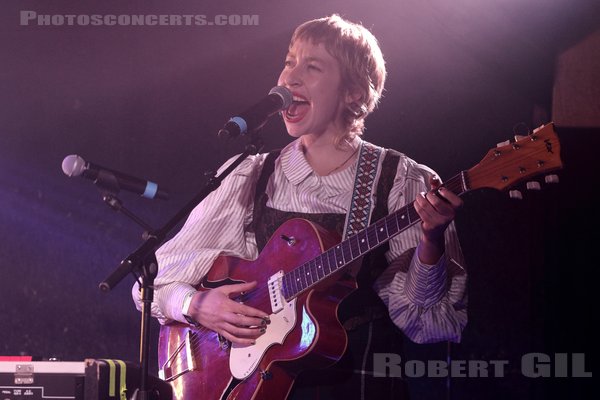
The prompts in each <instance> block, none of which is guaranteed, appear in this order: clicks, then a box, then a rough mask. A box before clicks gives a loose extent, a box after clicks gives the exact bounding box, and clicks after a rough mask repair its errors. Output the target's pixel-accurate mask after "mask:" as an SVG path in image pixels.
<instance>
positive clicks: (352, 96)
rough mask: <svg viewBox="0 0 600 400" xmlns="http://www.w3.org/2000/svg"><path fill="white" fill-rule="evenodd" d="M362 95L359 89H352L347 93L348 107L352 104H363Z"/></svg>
mask: <svg viewBox="0 0 600 400" xmlns="http://www.w3.org/2000/svg"><path fill="white" fill-rule="evenodd" d="M362 97H363V96H362V93H361V91H360V90H359V89H358V88H357V87H354V88H350V89H348V90H347V91H346V96H345V99H344V101H345V103H346V105H350V104H353V103H354V104H358V103H360V102H361V100H362Z"/></svg>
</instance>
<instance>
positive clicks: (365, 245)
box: [356, 230, 369, 254]
mask: <svg viewBox="0 0 600 400" xmlns="http://www.w3.org/2000/svg"><path fill="white" fill-rule="evenodd" d="M356 238H357V240H358V245H359V246H360V254H364V253H366V252H367V251H369V242H368V241H367V232H366V230H362V231H360V232H359V233H358V234H357V235H356Z"/></svg>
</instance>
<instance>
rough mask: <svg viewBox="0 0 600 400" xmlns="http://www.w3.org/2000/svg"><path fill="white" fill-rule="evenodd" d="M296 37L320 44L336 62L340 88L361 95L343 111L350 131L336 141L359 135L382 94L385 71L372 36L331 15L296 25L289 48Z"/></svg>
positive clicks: (358, 25)
mask: <svg viewBox="0 0 600 400" xmlns="http://www.w3.org/2000/svg"><path fill="white" fill-rule="evenodd" d="M297 40H304V41H310V42H312V43H314V44H320V43H322V44H323V45H324V46H325V48H326V49H327V51H328V52H329V54H331V55H332V56H333V57H334V58H335V59H336V60H337V61H338V62H339V65H340V70H341V75H342V90H343V91H344V92H345V91H346V90H349V91H350V92H351V93H352V92H356V93H358V94H360V97H359V99H358V101H357V103H353V104H351V105H350V106H349V107H348V108H347V109H345V110H344V113H343V118H344V124H345V128H347V131H348V132H349V134H348V135H346V136H344V137H341V138H339V141H338V144H339V143H341V142H343V141H345V140H351V139H353V138H354V137H355V136H356V135H362V133H363V130H364V121H365V118H366V117H367V115H369V114H370V113H371V112H372V111H373V110H374V109H375V107H376V106H377V103H378V102H379V99H380V98H381V96H382V93H383V87H384V84H385V78H386V74H387V73H386V69H385V61H384V59H383V54H382V53H381V49H380V48H379V44H378V43H377V39H376V38H375V36H373V34H372V33H371V32H370V31H369V30H368V29H367V28H365V27H364V26H362V25H361V24H358V23H353V22H350V21H347V20H345V19H343V18H342V17H340V16H339V15H337V14H333V15H331V16H329V17H325V18H319V19H314V20H311V21H307V22H305V23H303V24H302V25H300V26H298V27H297V28H296V30H295V31H294V34H293V35H292V39H291V41H290V48H291V47H292V46H293V45H294V43H295V42H296V41H297Z"/></svg>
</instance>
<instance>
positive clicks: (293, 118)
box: [283, 94, 310, 123]
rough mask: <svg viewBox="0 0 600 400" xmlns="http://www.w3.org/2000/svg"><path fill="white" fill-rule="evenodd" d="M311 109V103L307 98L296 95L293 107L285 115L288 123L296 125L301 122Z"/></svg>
mask: <svg viewBox="0 0 600 400" xmlns="http://www.w3.org/2000/svg"><path fill="white" fill-rule="evenodd" d="M309 109H310V102H309V101H308V100H307V99H306V97H304V96H301V95H298V94H294V100H293V102H292V105H291V106H289V107H288V108H287V110H285V113H284V114H283V116H284V118H285V120H286V121H288V122H291V123H294V122H299V121H301V120H302V119H303V118H304V117H305V116H306V114H307V113H308V111H309Z"/></svg>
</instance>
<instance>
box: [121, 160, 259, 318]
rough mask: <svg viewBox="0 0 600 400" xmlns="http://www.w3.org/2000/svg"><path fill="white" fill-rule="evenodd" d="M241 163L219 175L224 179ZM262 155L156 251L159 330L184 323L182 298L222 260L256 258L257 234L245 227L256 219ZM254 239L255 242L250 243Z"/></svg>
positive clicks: (226, 182) (241, 168) (155, 311)
mask: <svg viewBox="0 0 600 400" xmlns="http://www.w3.org/2000/svg"><path fill="white" fill-rule="evenodd" d="M235 158H237V157H233V158H231V159H230V160H228V161H227V162H226V163H225V164H223V166H222V167H221V168H220V169H219V173H221V172H222V171H223V170H224V169H226V168H227V167H228V166H229V165H230V164H231V163H232V162H233V161H234V159H235ZM263 161H264V155H257V156H250V157H248V158H247V159H246V160H244V161H243V162H242V163H241V164H240V165H239V166H238V167H237V168H236V169H235V170H234V171H233V172H232V173H231V174H230V175H229V176H228V177H227V178H225V179H224V180H223V182H222V183H221V186H219V188H218V189H217V190H215V191H214V192H212V193H211V194H210V195H209V196H207V197H206V199H204V201H202V202H201V203H200V204H199V205H198V206H196V208H195V209H194V210H193V211H192V212H191V213H190V215H189V217H188V219H187V220H186V222H185V224H184V225H183V227H182V229H181V230H180V231H179V232H178V233H177V234H176V235H175V236H174V237H173V238H172V239H170V240H169V241H168V242H166V243H165V244H163V245H162V246H161V247H160V248H159V249H158V250H157V251H156V258H157V261H158V275H157V277H156V279H155V281H154V283H155V291H154V301H153V303H152V315H153V316H154V317H156V318H158V320H159V322H160V323H161V324H165V323H167V322H169V321H171V320H177V321H181V322H184V321H185V319H184V318H183V316H182V314H181V308H182V303H183V299H184V297H185V296H186V295H187V294H188V293H189V292H191V291H195V289H194V286H195V285H197V284H198V283H200V281H201V280H202V278H203V277H204V276H205V275H206V274H207V273H208V271H209V270H210V267H211V266H212V264H213V262H214V260H215V259H216V258H217V257H218V256H219V255H228V256H235V257H242V258H246V259H254V258H256V257H257V256H258V250H257V248H256V242H255V240H254V237H253V233H251V232H247V231H246V229H245V227H246V226H247V225H248V224H249V223H250V221H251V219H252V203H253V197H254V188H255V184H256V179H258V174H259V173H260V169H261V166H262V162H263ZM250 236H252V237H250ZM132 295H133V299H134V302H135V303H136V307H137V308H138V310H140V309H141V299H140V293H139V287H138V284H137V283H136V284H135V285H134V286H133V289H132Z"/></svg>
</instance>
